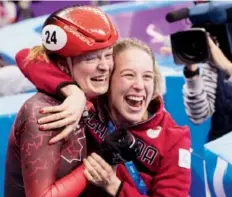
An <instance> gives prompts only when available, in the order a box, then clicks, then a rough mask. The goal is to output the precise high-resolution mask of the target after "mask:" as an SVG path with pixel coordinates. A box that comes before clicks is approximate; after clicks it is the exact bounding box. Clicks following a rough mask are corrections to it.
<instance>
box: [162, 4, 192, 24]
mask: <svg viewBox="0 0 232 197" xmlns="http://www.w3.org/2000/svg"><path fill="white" fill-rule="evenodd" d="M188 17H189V9H188V8H181V9H179V10H175V11H172V12H169V13H168V14H167V15H166V20H167V21H168V22H169V23H173V22H176V21H179V20H182V19H184V18H188Z"/></svg>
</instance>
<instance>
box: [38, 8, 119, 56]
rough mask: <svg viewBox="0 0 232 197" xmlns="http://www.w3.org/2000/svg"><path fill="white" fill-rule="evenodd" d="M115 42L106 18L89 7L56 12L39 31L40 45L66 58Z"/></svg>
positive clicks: (113, 32)
mask: <svg viewBox="0 0 232 197" xmlns="http://www.w3.org/2000/svg"><path fill="white" fill-rule="evenodd" d="M117 39H118V32H117V30H116V28H115V26H114V25H113V24H112V22H111V20H110V19H109V17H108V16H107V15H106V14H105V13H104V12H103V11H102V10H100V9H98V8H96V7H91V6H74V7H68V8H64V9H62V10H59V11H57V12H55V13H53V14H52V15H51V16H49V17H48V19H47V20H46V21H45V23H44V25H43V30H42V43H43V46H44V47H45V48H46V49H47V50H48V52H49V53H53V54H58V55H61V56H65V57H71V56H77V55H79V54H81V53H85V52H89V51H94V50H98V49H103V48H107V47H110V46H112V45H113V44H114V43H115V42H116V41H117Z"/></svg>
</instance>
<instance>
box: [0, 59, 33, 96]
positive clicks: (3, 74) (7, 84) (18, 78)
mask: <svg viewBox="0 0 232 197" xmlns="http://www.w3.org/2000/svg"><path fill="white" fill-rule="evenodd" d="M0 84H1V85H0V97H1V96H9V95H15V94H19V93H23V92H27V91H33V90H36V88H35V86H34V85H33V84H32V83H31V82H30V81H29V80H28V79H27V78H25V77H24V75H23V74H22V72H21V71H20V69H19V68H18V67H17V66H15V65H8V64H7V63H6V62H5V61H4V60H3V58H2V57H1V56H0Z"/></svg>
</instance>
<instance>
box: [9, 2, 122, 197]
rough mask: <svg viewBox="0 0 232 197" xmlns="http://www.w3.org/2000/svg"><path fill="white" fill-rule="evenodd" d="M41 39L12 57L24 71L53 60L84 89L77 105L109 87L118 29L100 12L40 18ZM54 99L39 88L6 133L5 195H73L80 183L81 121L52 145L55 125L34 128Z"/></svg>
mask: <svg viewBox="0 0 232 197" xmlns="http://www.w3.org/2000/svg"><path fill="white" fill-rule="evenodd" d="M42 38H43V46H37V47H35V48H33V49H31V50H29V49H24V50H22V51H21V52H20V53H19V54H18V56H17V61H18V62H20V63H23V65H24V69H25V70H27V68H29V67H30V66H28V65H31V64H33V65H34V66H35V67H37V68H38V67H45V65H46V68H47V72H49V69H51V68H52V65H53V64H55V65H56V66H57V68H59V69H61V70H62V72H60V74H61V75H62V76H65V74H64V73H67V76H71V78H72V79H73V80H70V79H69V78H68V77H67V76H65V77H66V78H67V79H68V80H67V81H68V82H71V83H73V82H75V83H78V85H79V86H80V88H81V89H82V90H83V92H84V93H85V95H84V94H81V92H79V95H80V103H81V104H80V106H81V105H82V106H84V104H85V96H86V98H87V99H88V100H89V99H91V98H93V97H95V96H98V95H100V94H104V93H105V92H106V91H107V90H108V85H109V77H110V74H111V71H112V69H113V58H112V47H111V46H112V45H113V44H114V43H115V42H116V40H117V38H118V34H117V31H116V29H115V28H114V26H113V24H112V23H111V21H110V20H109V18H108V17H107V15H106V14H105V13H104V12H102V11H101V10H99V9H97V8H92V7H88V6H83V7H69V8H65V9H62V10H59V11H58V12H55V13H54V14H52V15H51V16H50V17H49V18H48V19H47V20H46V21H45V23H44V26H43V31H42ZM46 74H47V73H46ZM54 74H55V73H54ZM38 75H40V73H38ZM38 77H40V76H38ZM56 77H57V76H56ZM54 79H55V77H54ZM50 80H51V78H50ZM54 82H55V80H54ZM46 85H48V84H46V81H44V86H46ZM53 87H54V86H53ZM72 88H73V89H75V90H77V87H76V86H72V85H70V86H69V88H67V89H64V90H63V93H64V95H68V94H70V92H71V93H72V90H73V89H72ZM75 102H76V103H78V102H77V101H76V100H75ZM59 103H60V98H59V97H55V96H53V97H51V96H50V95H48V94H45V93H42V92H38V93H37V94H36V95H35V96H33V97H32V98H30V99H29V100H27V101H26V102H25V104H24V105H23V106H22V108H21V110H20V111H19V113H18V116H17V118H16V121H15V123H14V126H13V129H12V131H11V134H10V136H9V143H8V151H7V160H6V171H5V195H4V196H5V197H10V196H18V197H25V196H27V197H29V196H33V197H40V196H49V197H53V196H56V197H61V196H62V197H66V196H68V197H77V196H78V195H79V194H80V193H81V192H82V191H83V189H84V188H85V186H86V179H85V178H84V175H83V167H82V166H80V165H81V163H82V159H83V158H84V157H86V154H87V151H86V138H85V133H84V127H85V126H84V124H81V122H82V121H80V124H79V125H80V126H79V127H78V128H77V129H76V130H75V131H74V132H72V133H71V135H69V137H68V138H67V139H66V140H64V141H62V142H59V143H56V144H53V145H49V139H50V138H51V137H53V136H54V135H55V134H56V133H57V130H51V131H49V132H41V131H39V126H38V124H37V119H38V118H39V117H40V116H41V115H40V114H39V110H40V109H41V108H42V107H44V106H54V105H57V104H59ZM83 108H84V107H83ZM81 110H82V111H83V109H81ZM63 115H64V116H66V115H67V114H65V113H64V114H63Z"/></svg>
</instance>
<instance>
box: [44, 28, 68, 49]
mask: <svg viewBox="0 0 232 197" xmlns="http://www.w3.org/2000/svg"><path fill="white" fill-rule="evenodd" d="M42 43H43V46H44V47H45V48H46V49H48V50H50V51H58V50H60V49H62V48H63V47H64V46H65V45H66V43H67V34H66V32H65V30H64V29H62V28H61V27H59V26H57V25H46V26H45V27H44V28H43V30H42Z"/></svg>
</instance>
